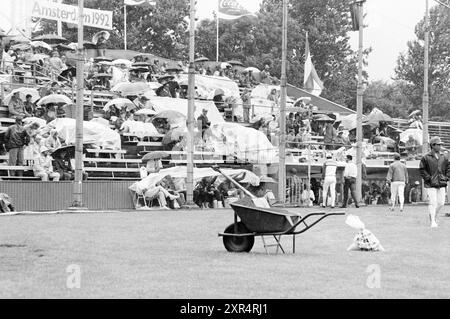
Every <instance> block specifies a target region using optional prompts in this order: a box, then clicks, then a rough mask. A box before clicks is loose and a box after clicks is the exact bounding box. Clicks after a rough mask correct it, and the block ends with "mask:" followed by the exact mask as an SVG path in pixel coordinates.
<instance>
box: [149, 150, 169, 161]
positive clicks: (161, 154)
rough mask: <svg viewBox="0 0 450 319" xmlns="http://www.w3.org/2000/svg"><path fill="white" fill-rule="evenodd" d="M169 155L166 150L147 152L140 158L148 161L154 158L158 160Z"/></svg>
mask: <svg viewBox="0 0 450 319" xmlns="http://www.w3.org/2000/svg"><path fill="white" fill-rule="evenodd" d="M169 156H170V155H169V154H167V153H166V152H151V153H147V154H145V156H144V157H143V158H142V162H144V163H145V162H148V161H154V160H159V159H161V158H167V157H169Z"/></svg>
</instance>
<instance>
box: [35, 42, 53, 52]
mask: <svg viewBox="0 0 450 319" xmlns="http://www.w3.org/2000/svg"><path fill="white" fill-rule="evenodd" d="M30 44H31V46H32V47H33V48H43V49H46V50H49V51H52V47H51V46H50V45H48V44H47V43H45V42H44V41H33V42H31V43H30Z"/></svg>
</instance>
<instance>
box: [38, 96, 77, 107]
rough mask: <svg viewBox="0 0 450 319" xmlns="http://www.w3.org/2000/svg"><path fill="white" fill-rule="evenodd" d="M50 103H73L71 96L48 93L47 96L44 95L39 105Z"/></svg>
mask: <svg viewBox="0 0 450 319" xmlns="http://www.w3.org/2000/svg"><path fill="white" fill-rule="evenodd" d="M50 103H54V104H72V103H73V102H72V100H71V99H70V98H68V97H67V96H65V95H62V94H52V95H47V96H45V97H43V98H42V99H41V100H40V101H39V102H38V103H37V105H38V106H41V105H45V104H50Z"/></svg>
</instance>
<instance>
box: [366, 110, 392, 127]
mask: <svg viewBox="0 0 450 319" xmlns="http://www.w3.org/2000/svg"><path fill="white" fill-rule="evenodd" d="M366 121H367V122H368V123H369V124H375V125H378V124H379V123H380V122H393V120H392V118H391V117H390V116H389V115H387V114H384V113H383V112H382V111H380V110H379V109H378V108H374V109H373V110H372V112H370V114H369V115H367V118H366Z"/></svg>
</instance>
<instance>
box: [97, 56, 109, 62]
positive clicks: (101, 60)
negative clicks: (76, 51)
mask: <svg viewBox="0 0 450 319" xmlns="http://www.w3.org/2000/svg"><path fill="white" fill-rule="evenodd" d="M112 61H113V59H110V58H107V57H104V56H98V57H96V58H94V62H95V63H98V62H112Z"/></svg>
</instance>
